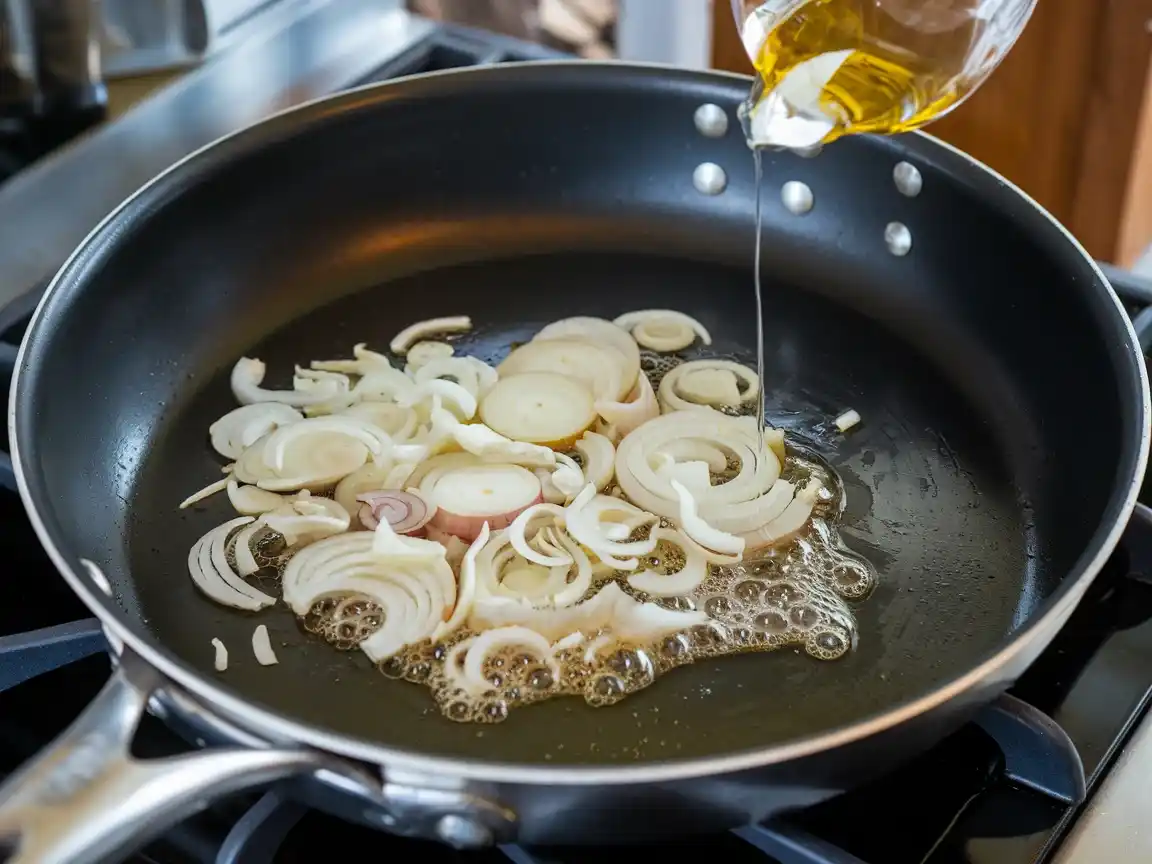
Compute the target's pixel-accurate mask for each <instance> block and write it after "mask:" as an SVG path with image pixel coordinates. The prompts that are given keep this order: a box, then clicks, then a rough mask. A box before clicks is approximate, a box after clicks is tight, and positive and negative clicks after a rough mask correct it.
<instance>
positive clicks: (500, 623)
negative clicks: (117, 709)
mask: <svg viewBox="0 0 1152 864" xmlns="http://www.w3.org/2000/svg"><path fill="white" fill-rule="evenodd" d="M708 620H709V618H708V616H707V615H706V614H705V613H704V612H700V611H694V612H680V611H677V610H673V609H665V608H663V607H662V606H658V605H657V604H655V603H640V602H639V601H638V600H636V599H635V598H633V597H630V596H628V595H627V594H625V593H624V591H623V589H621V588H620V586H619V585H617V584H616V583H615V582H608V583H607V584H605V585H604V587H603V588H601V589H600V590H599V591H598V592H597V593H596V594H595V595H594V596H592V597H590V598H589V599H587V600H585V601H584V602H583V603H577V604H576V605H575V606H568V607H565V608H561V609H549V608H534V607H533V606H531V605H529V604H526V603H520V602H517V601H515V600H510V599H508V598H488V599H485V600H480V599H477V601H476V603H475V604H474V605H473V611H472V615H471V617H470V619H469V626H471V627H472V628H473V629H476V630H481V629H484V628H487V627H508V626H518V627H527V628H528V629H530V630H534V631H535V632H537V633H539V634H540V635H541V636H543V637H544V638H546V639H549V640H552V641H559V640H561V639H564V638H565V637H567V636H568V635H570V634H572V633H596V632H598V631H600V630H605V629H607V630H609V631H610V632H611V633H612V635H613V636H615V637H616V638H617V639H618V640H621V641H628V642H634V643H636V644H639V645H649V644H652V643H654V642H656V641H658V640H660V639H663V638H665V637H667V636H671V635H672V634H674V633H680V632H683V631H685V630H688V629H689V628H691V627H696V626H698V625H701V624H707V623H708Z"/></svg>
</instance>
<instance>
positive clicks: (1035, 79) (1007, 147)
mask: <svg viewBox="0 0 1152 864" xmlns="http://www.w3.org/2000/svg"><path fill="white" fill-rule="evenodd" d="M713 6H714V8H713V14H714V18H715V21H714V25H715V26H714V27H713V65H715V66H716V67H718V68H721V69H729V70H736V71H745V72H747V71H751V67H750V65H749V63H748V60H747V58H746V57H745V56H744V52H743V50H742V48H741V46H740V43H739V39H738V37H737V34H736V30H735V27H734V26H733V24H732V19H731V10H730V8H729V7H730V4H729V3H728V2H727V0H714V4H713ZM1150 56H1152V0H1040V2H1039V4H1038V6H1037V8H1036V11H1035V13H1033V16H1032V20H1031V22H1030V23H1029V25H1028V28H1027V29H1026V30H1025V32H1024V34H1023V36H1021V38H1020V41H1019V42H1018V43H1017V44H1016V46H1015V47H1014V48H1013V50H1012V51H1011V52H1010V53H1009V55H1008V56H1007V57H1006V58H1005V60H1004V62H1003V63H1002V64H1001V66H1000V68H999V69H997V70H996V72H995V73H993V75H992V77H991V78H990V79H989V80H988V82H987V83H986V84H985V85H984V86H983V87H982V88H981V89H980V90H979V91H978V92H977V93H976V94H975V95H973V96H972V98H971V99H969V100H968V101H967V102H965V103H964V104H963V105H961V106H960V107H959V108H957V109H956V110H955V111H954V112H953V113H952V114H951V115H949V116H947V117H944V118H943V119H941V120H939V121H937V122H936V123H934V124H932V126H931V127H929V129H928V131H930V132H931V133H932V134H934V135H937V136H939V137H941V138H944V139H945V140H947V141H949V142H951V143H953V144H955V145H956V146H957V147H960V148H961V149H963V150H966V151H967V152H969V153H971V154H972V155H973V156H975V157H977V158H978V159H980V160H982V161H983V162H985V163H987V164H988V165H990V166H991V167H993V168H995V169H996V170H997V171H999V172H1000V173H1002V174H1003V175H1004V176H1006V177H1007V178H1008V179H1010V180H1012V181H1013V182H1014V183H1016V184H1018V185H1019V186H1020V187H1021V188H1023V189H1024V190H1025V191H1026V192H1028V193H1029V194H1030V195H1031V196H1032V197H1034V198H1035V199H1036V200H1038V201H1039V202H1040V203H1041V204H1043V205H1044V206H1045V207H1047V208H1048V209H1049V210H1050V211H1051V212H1052V213H1053V214H1054V215H1055V216H1056V217H1057V218H1058V219H1060V221H1061V222H1063V223H1064V224H1065V225H1066V226H1067V227H1068V228H1069V229H1070V230H1071V231H1072V233H1073V234H1075V235H1076V236H1077V237H1078V238H1079V239H1080V241H1081V242H1082V243H1083V244H1084V246H1085V247H1086V248H1087V249H1088V251H1089V252H1091V253H1092V254H1093V255H1095V256H1096V257H1097V258H1102V259H1105V260H1108V261H1117V262H1119V263H1121V264H1126V265H1127V264H1131V263H1132V261H1133V260H1134V258H1135V257H1136V256H1137V255H1138V254H1139V253H1140V251H1141V250H1142V249H1143V248H1144V247H1145V246H1147V245H1148V244H1149V243H1152V106H1146V105H1145V102H1146V101H1152V97H1150V98H1149V99H1148V100H1146V96H1147V94H1148V92H1149V90H1150V88H1149V80H1150V79H1149V71H1150V67H1149V59H1150Z"/></svg>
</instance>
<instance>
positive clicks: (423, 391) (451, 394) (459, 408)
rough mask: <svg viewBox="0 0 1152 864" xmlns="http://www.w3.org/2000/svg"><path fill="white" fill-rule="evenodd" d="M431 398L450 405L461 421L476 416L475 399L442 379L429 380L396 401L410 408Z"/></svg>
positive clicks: (453, 383)
mask: <svg viewBox="0 0 1152 864" xmlns="http://www.w3.org/2000/svg"><path fill="white" fill-rule="evenodd" d="M433 396H436V397H439V398H440V399H441V400H443V401H444V402H445V403H447V404H449V405H451V406H452V407H453V408H454V409H455V413H456V416H457V417H459V418H460V419H461V420H471V419H472V418H473V417H474V416H475V415H476V397H475V396H473V395H472V394H471V393H469V392H468V390H467V389H466V388H464V387H462V386H460V385H459V384H457V383H456V382H455V381H445V380H444V379H443V378H429V379H428V380H427V381H424V382H422V383H420V384H417V385H416V386H415V387H414V388H413V389H412V390H411V391H410V392H409V393H407V394H406V395H405V396H404V397H403V398H401V399H398V400H397V401H398V402H399V404H400V405H403V406H411V405H416V404H417V403H419V402H423V401H424V400H426V399H427V400H431V399H432V397H433Z"/></svg>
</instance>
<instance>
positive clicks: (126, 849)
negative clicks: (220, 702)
mask: <svg viewBox="0 0 1152 864" xmlns="http://www.w3.org/2000/svg"><path fill="white" fill-rule="evenodd" d="M163 684H165V681H164V680H163V678H162V677H161V676H160V674H159V673H158V672H157V671H156V670H155V669H153V668H152V667H151V666H149V665H148V664H147V663H145V662H144V661H143V660H141V659H140V658H139V657H137V656H136V655H134V654H132V653H131V652H130V651H124V652H123V653H122V654H121V656H120V663H119V666H118V667H117V669H116V670H115V671H114V672H113V674H112V678H111V679H110V680H109V681H108V683H107V684H106V685H105V686H104V689H103V690H101V691H100V695H99V696H97V697H96V699H95V700H94V701H93V702H92V704H91V705H89V706H88V708H86V709H85V711H84V713H83V714H81V715H80V717H79V718H78V719H77V720H76V722H75V723H73V724H72V725H71V726H70V727H69V728H68V729H67V730H65V731H64V732H63V733H62V734H61V735H60V737H59V738H57V739H56V741H54V742H53V743H52V744H51V745H50V746H49V747H48V748H47V749H46V750H45V751H44V752H42V753H41V754H40V755H38V756H37V757H36V758H35V759H34V760H32V761H31V762H29V763H28V764H27V765H25V766H24V767H23V768H21V769H20V771H18V772H17V773H16V774H14V775H13V776H12V777H11V778H10V779H9V780H8V781H7V782H5V783H4V785H3V786H0V850H10V855H9V857H8V858H7V862H8V864H46V862H54V864H64V862H68V864H96V862H101V861H107V860H109V859H112V860H120V859H121V858H122V857H124V856H125V855H126V854H128V853H130V852H131V851H132V849H134V848H136V847H139V846H140V845H142V844H144V843H146V842H148V840H150V839H152V838H153V837H155V836H157V835H159V834H161V833H163V832H164V831H166V830H167V829H169V828H171V827H172V826H173V825H175V824H176V823H178V822H180V821H181V820H182V819H185V818H187V817H188V816H190V815H192V814H193V813H195V812H197V811H199V810H201V809H203V808H204V807H206V806H207V805H209V804H210V803H212V801H213V800H214V799H216V798H219V797H221V796H224V795H227V794H229V793H232V792H237V791H239V790H242V789H245V788H249V787H254V786H260V785H262V784H265V783H269V782H272V781H275V780H281V779H284V778H287V777H293V776H298V775H303V774H309V773H313V774H314V773H319V772H335V773H337V774H339V775H341V776H342V777H343V778H345V779H347V780H351V781H353V783H355V784H356V787H358V788H363V789H364V791H365V794H367V795H371V794H372V786H373V781H372V779H371V777H370V776H369V775H368V773H367V772H360V771H359V769H357V768H355V767H354V766H352V765H351V764H349V763H346V762H343V761H341V760H339V759H336V758H335V757H331V756H327V755H325V754H322V753H317V752H313V751H309V750H304V749H298V750H291V749H289V750H284V749H216V750H206V751H203V752H200V753H195V754H192V755H187V756H177V757H171V758H165V759H152V760H139V759H136V758H134V757H133V756H132V755H131V753H130V752H129V750H130V746H131V743H132V738H133V736H134V734H135V732H136V727H137V725H138V724H139V722H140V718H141V717H142V716H143V714H144V711H145V708H146V706H147V704H148V699H149V697H150V696H151V695H152V693H154V692H155V691H156V690H157V689H158V688H159V687H160V686H161V685H163ZM376 786H377V788H378V786H379V784H376ZM3 859H4V855H3V851H0V860H3Z"/></svg>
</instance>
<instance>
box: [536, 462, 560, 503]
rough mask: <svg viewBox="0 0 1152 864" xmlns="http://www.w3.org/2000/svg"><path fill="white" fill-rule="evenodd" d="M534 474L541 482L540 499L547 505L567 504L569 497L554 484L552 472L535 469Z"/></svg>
mask: <svg viewBox="0 0 1152 864" xmlns="http://www.w3.org/2000/svg"><path fill="white" fill-rule="evenodd" d="M532 473H533V474H535V475H536V479H537V480H539V481H540V497H541V498H543V499H544V503H545V504H567V503H568V500H569V498H568V496H567V495H565V494H564V493H563V492H561V491H560V490H559V489H557V488H556V484H555V483H553V482H552V472H551V471H545V470H544V469H543V468H533V469H532Z"/></svg>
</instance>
